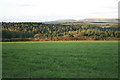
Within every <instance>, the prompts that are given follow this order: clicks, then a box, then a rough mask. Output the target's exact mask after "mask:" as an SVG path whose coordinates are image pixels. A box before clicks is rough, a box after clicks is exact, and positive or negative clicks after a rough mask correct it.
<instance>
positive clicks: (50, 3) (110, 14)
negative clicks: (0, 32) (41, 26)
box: [0, 0, 119, 22]
mask: <svg viewBox="0 0 120 80" xmlns="http://www.w3.org/2000/svg"><path fill="white" fill-rule="evenodd" d="M118 2H119V0H1V2H0V14H1V15H0V21H8V22H14V21H37V22H41V21H52V20H56V19H76V20H79V19H85V18H117V17H118Z"/></svg>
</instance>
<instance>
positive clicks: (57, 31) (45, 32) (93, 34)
mask: <svg viewBox="0 0 120 80" xmlns="http://www.w3.org/2000/svg"><path fill="white" fill-rule="evenodd" d="M119 35H120V28H119V27H118V25H117V24H116V25H115V24H113V25H112V26H110V27H101V26H100V25H93V24H74V25H73V24H69V23H67V24H63V23H56V24H52V23H50V24H45V23H38V22H11V23H10V22H2V40H3V41H27V40H40V41H51V40H54V41H58V40H118V39H119V37H120V36H119Z"/></svg>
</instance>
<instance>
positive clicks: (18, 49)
mask: <svg viewBox="0 0 120 80" xmlns="http://www.w3.org/2000/svg"><path fill="white" fill-rule="evenodd" d="M2 45H3V53H2V57H3V78H117V77H118V74H117V73H118V42H117V41H55V42H54V41H48V42H11V43H10V42H4V43H2Z"/></svg>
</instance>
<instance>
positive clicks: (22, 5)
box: [17, 4, 34, 7]
mask: <svg viewBox="0 0 120 80" xmlns="http://www.w3.org/2000/svg"><path fill="white" fill-rule="evenodd" d="M17 6H18V7H30V6H34V5H32V4H18V5H17Z"/></svg>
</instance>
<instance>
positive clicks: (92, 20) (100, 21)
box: [45, 18, 118, 25]
mask: <svg viewBox="0 0 120 80" xmlns="http://www.w3.org/2000/svg"><path fill="white" fill-rule="evenodd" d="M65 22H71V23H76V22H77V23H79V22H80V23H81V22H82V23H88V24H101V25H102V24H103V25H104V24H113V23H118V19H105V18H87V19H80V20H74V19H58V20H55V21H48V22H45V23H65Z"/></svg>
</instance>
